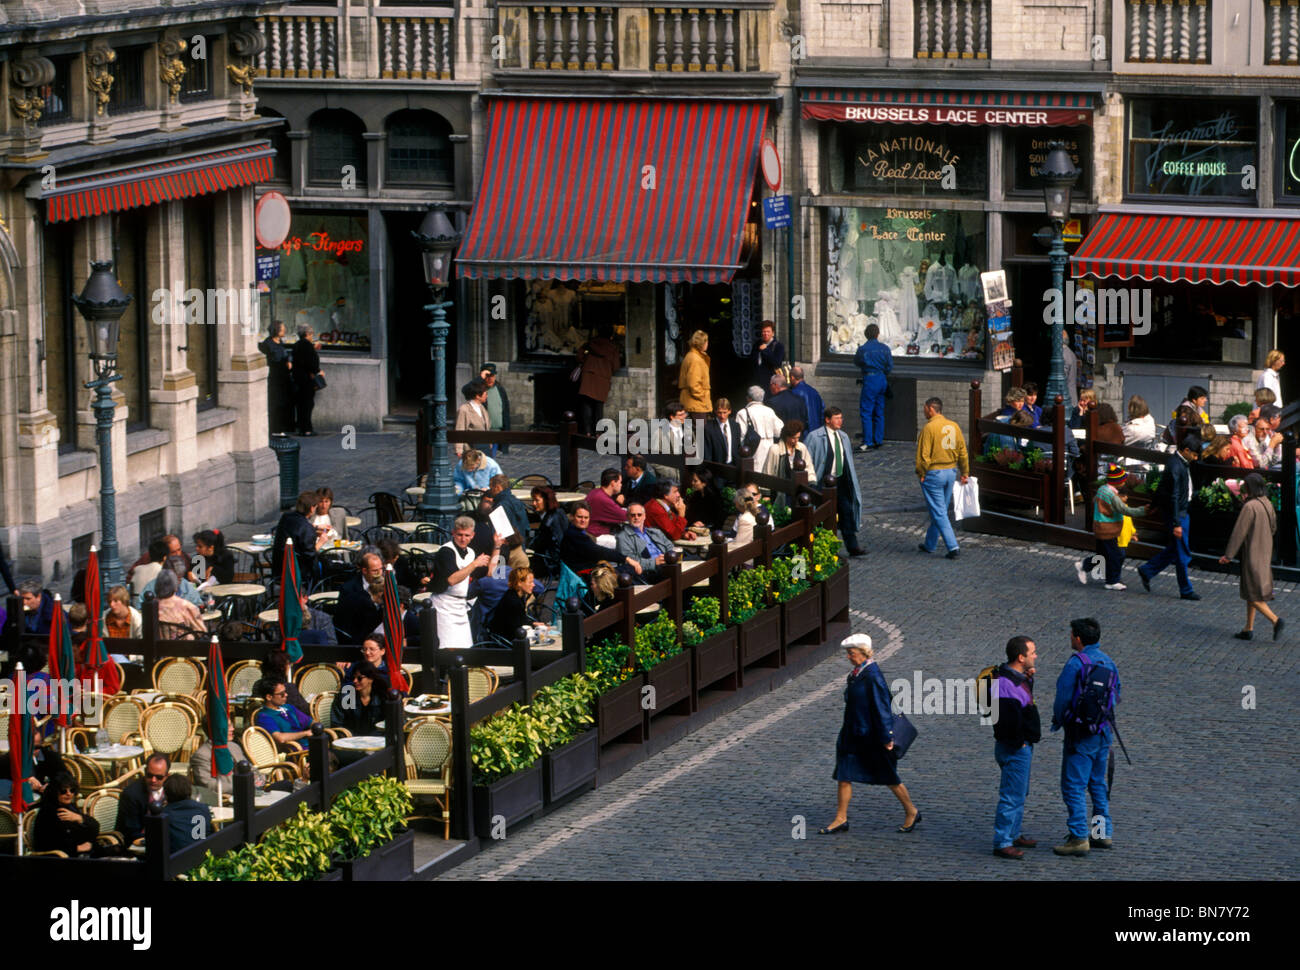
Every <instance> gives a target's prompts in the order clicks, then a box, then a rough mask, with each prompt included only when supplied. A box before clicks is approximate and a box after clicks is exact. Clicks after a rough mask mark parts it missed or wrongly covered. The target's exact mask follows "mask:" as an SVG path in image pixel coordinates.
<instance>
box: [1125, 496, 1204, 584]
mask: <svg viewBox="0 0 1300 970" xmlns="http://www.w3.org/2000/svg"><path fill="white" fill-rule="evenodd" d="M1187 521H1188V519H1187V516H1185V515H1184V516H1183V517H1182V518H1181V519H1179V520H1178V523H1177V524H1178V525H1180V526H1182V527H1183V535H1182V538H1181V539H1180V538H1178V537H1176V536H1175V535H1174V534H1173V532H1172V531H1170V533H1169V542H1168V544H1167V545H1166V546H1165V547H1164V548H1163V549H1161V550H1160V551H1159V552H1158V553H1156V554H1155V555H1154V556H1152V557H1151V558H1150V559H1148V560H1147V561H1146V564H1145V565H1142V566H1139V567H1138V572H1139V573H1141V574H1142V575H1143V576H1145V577H1146V578H1147V579H1150V578H1151V577H1152V576H1154V575H1155V574H1156V573H1158V572H1160V570H1162V569H1164V568H1165V567H1166V566H1168V565H1169V564H1170V563H1173V564H1174V572H1175V573H1176V574H1177V576H1178V592H1180V593H1191V592H1194V591H1193V589H1192V581H1191V579H1189V578H1188V576H1187V567H1188V565H1189V564H1190V563H1191V561H1192V550H1191V549H1190V548H1189V547H1188V545H1187V538H1188V528H1187Z"/></svg>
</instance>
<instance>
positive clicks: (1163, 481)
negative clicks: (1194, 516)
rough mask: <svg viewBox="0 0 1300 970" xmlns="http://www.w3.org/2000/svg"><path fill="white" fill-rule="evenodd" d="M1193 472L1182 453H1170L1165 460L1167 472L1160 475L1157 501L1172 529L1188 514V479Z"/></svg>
mask: <svg viewBox="0 0 1300 970" xmlns="http://www.w3.org/2000/svg"><path fill="white" fill-rule="evenodd" d="M1189 478H1191V472H1189V471H1188V469H1187V461H1186V460H1185V459H1184V458H1183V456H1182V455H1179V454H1173V455H1170V456H1169V458H1168V459H1166V461H1165V473H1164V475H1162V476H1161V477H1160V485H1159V486H1158V487H1157V488H1156V501H1157V502H1158V503H1159V505H1160V509H1161V511H1163V512H1164V514H1165V522H1166V524H1167V525H1168V526H1169V528H1170V529H1172V528H1173V527H1174V526H1176V525H1177V524H1178V520H1179V519H1181V518H1182V517H1183V516H1184V515H1186V514H1187V509H1188V506H1189V505H1190V502H1189V500H1188V498H1187V480H1188V479H1189Z"/></svg>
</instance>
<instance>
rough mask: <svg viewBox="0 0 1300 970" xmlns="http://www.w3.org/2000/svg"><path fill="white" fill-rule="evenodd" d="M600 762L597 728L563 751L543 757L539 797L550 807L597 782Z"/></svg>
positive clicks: (562, 749)
mask: <svg viewBox="0 0 1300 970" xmlns="http://www.w3.org/2000/svg"><path fill="white" fill-rule="evenodd" d="M599 763H600V737H599V735H598V734H597V733H596V729H595V728H592V729H591V730H590V731H584V732H583V733H582V734H580V735H578V736H577V737H576V738H574V739H573V740H572V741H570V742H569V743H568V744H566V745H565V746H564V747H562V748H556V749H555V750H554V751H548V752H546V754H544V755H542V794H543V796H544V798H545V800H546V804H547V805H550V804H551V803H552V802H555V801H557V800H559V799H561V798H563V797H564V796H565V795H567V794H569V793H570V792H575V791H577V790H578V789H579V788H582V787H584V786H585V785H588V784H590V783H591V782H593V781H595V780H596V769H597V767H598V766H599Z"/></svg>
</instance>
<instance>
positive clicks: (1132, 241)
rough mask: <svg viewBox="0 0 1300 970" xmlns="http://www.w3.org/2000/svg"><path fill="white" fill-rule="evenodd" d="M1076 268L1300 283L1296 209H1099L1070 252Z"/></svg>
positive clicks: (1154, 276)
mask: <svg viewBox="0 0 1300 970" xmlns="http://www.w3.org/2000/svg"><path fill="white" fill-rule="evenodd" d="M1070 262H1071V271H1072V273H1073V275H1075V276H1097V277H1106V276H1116V277H1119V278H1120V279H1141V280H1168V281H1178V280H1185V281H1187V282H1189V283H1238V284H1241V285H1243V286H1244V285H1245V284H1247V283H1261V284H1263V285H1265V286H1268V285H1271V284H1273V283H1280V284H1282V285H1284V286H1300V213H1297V216H1296V218H1279V217H1277V216H1264V215H1251V214H1247V213H1242V214H1241V215H1239V216H1232V215H1225V216H1197V215H1138V214H1134V215H1124V214H1119V213H1112V214H1109V215H1104V216H1102V217H1101V219H1100V220H1099V221H1098V222H1097V224H1096V225H1095V226H1093V228H1092V231H1091V232H1089V233H1088V236H1087V238H1086V239H1084V241H1083V244H1082V245H1081V246H1080V247H1079V249H1078V251H1077V252H1076V253H1075V254H1074V256H1073V257H1071V260H1070Z"/></svg>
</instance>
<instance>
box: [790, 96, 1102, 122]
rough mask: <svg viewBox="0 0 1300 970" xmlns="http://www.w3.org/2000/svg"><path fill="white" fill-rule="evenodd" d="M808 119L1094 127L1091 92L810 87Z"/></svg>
mask: <svg viewBox="0 0 1300 970" xmlns="http://www.w3.org/2000/svg"><path fill="white" fill-rule="evenodd" d="M800 100H801V102H802V107H801V112H802V114H803V117H805V118H812V119H815V120H817V121H862V122H870V123H872V124H902V125H1000V126H1003V127H1008V128H1016V127H1025V126H1028V127H1043V126H1048V127H1060V126H1069V125H1091V124H1092V95H1091V94H1033V93H1021V92H1010V91H909V90H888V89H887V90H874V91H873V90H870V89H868V88H805V89H804V90H803V91H801V92H800Z"/></svg>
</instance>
